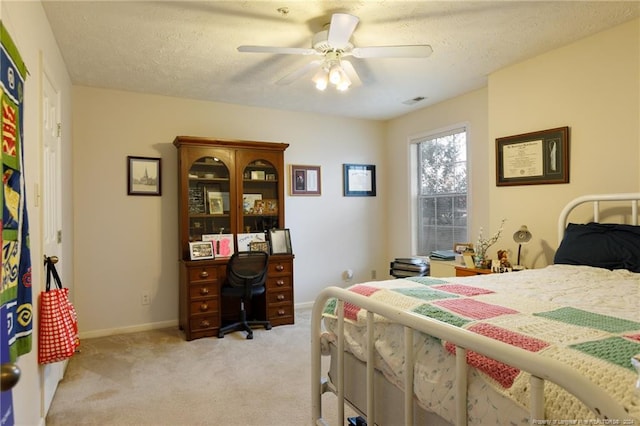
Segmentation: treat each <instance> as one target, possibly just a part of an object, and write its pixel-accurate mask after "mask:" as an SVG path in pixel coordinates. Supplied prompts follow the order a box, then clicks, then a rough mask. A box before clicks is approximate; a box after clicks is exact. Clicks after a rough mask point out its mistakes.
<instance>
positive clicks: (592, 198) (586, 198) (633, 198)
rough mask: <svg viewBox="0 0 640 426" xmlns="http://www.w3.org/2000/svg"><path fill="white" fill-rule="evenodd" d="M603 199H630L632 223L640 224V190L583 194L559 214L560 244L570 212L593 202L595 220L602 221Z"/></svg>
mask: <svg viewBox="0 0 640 426" xmlns="http://www.w3.org/2000/svg"><path fill="white" fill-rule="evenodd" d="M603 201H630V202H631V223H630V224H631V225H637V224H638V201H640V192H626V193H620V194H596V195H583V196H581V197H578V198H575V199H573V200H572V201H570V202H568V203H567V205H566V206H565V207H564V208H563V209H562V211H561V212H560V215H559V216H558V244H560V243H561V242H562V237H564V231H565V229H566V228H567V220H568V218H569V214H570V213H571V212H572V211H573V209H574V208H576V207H577V206H579V205H581V204H585V203H592V204H593V221H594V222H599V221H600V202H603Z"/></svg>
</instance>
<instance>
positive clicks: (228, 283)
mask: <svg viewBox="0 0 640 426" xmlns="http://www.w3.org/2000/svg"><path fill="white" fill-rule="evenodd" d="M268 262H269V255H268V254H267V253H266V252H264V251H240V252H236V253H234V254H233V255H232V256H231V258H230V259H229V263H227V278H226V280H225V282H224V284H223V285H222V289H221V292H222V295H223V296H232V297H239V298H240V321H238V322H236V323H233V324H229V325H227V326H225V327H221V328H220V330H219V331H218V337H219V338H223V337H224V335H225V334H227V333H231V332H234V331H242V330H244V331H246V332H247V339H253V330H252V329H251V327H255V326H262V327H264V328H265V329H267V330H271V323H270V322H269V321H247V312H246V311H245V308H244V304H245V302H246V301H248V300H251V298H252V297H253V296H257V295H260V294H263V293H264V292H265V291H266V288H265V286H266V281H267V266H268Z"/></svg>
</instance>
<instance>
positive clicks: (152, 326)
mask: <svg viewBox="0 0 640 426" xmlns="http://www.w3.org/2000/svg"><path fill="white" fill-rule="evenodd" d="M312 307H313V302H303V303H296V304H295V306H294V309H311V308H312ZM177 326H178V321H177V320H174V321H161V322H150V323H146V324H138V325H132V326H129V327H118V328H105V329H102V330H94V331H85V332H80V340H82V339H93V338H95V337H106V336H114V335H116V334H127V333H137V332H139V331H149V330H157V329H160V328H169V327H177Z"/></svg>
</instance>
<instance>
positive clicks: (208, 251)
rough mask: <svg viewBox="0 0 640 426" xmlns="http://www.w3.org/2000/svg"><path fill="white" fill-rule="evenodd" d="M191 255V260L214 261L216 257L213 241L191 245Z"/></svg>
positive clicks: (197, 242)
mask: <svg viewBox="0 0 640 426" xmlns="http://www.w3.org/2000/svg"><path fill="white" fill-rule="evenodd" d="M189 253H191V260H204V259H213V258H214V257H215V254H214V252H213V244H212V243H211V241H195V242H192V243H189Z"/></svg>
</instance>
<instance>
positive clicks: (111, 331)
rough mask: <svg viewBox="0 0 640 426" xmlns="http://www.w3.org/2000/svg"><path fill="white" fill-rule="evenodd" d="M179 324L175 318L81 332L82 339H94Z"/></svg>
mask: <svg viewBox="0 0 640 426" xmlns="http://www.w3.org/2000/svg"><path fill="white" fill-rule="evenodd" d="M177 326H178V321H177V320H173V321H161V322H150V323H146V324H138V325H132V326H129V327H118V328H108V329H102V330H94V331H87V332H80V341H82V339H92V338H94V337H105V336H113V335H116V334H126V333H136V332H138V331H148V330H156V329H159V328H169V327H177Z"/></svg>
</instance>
